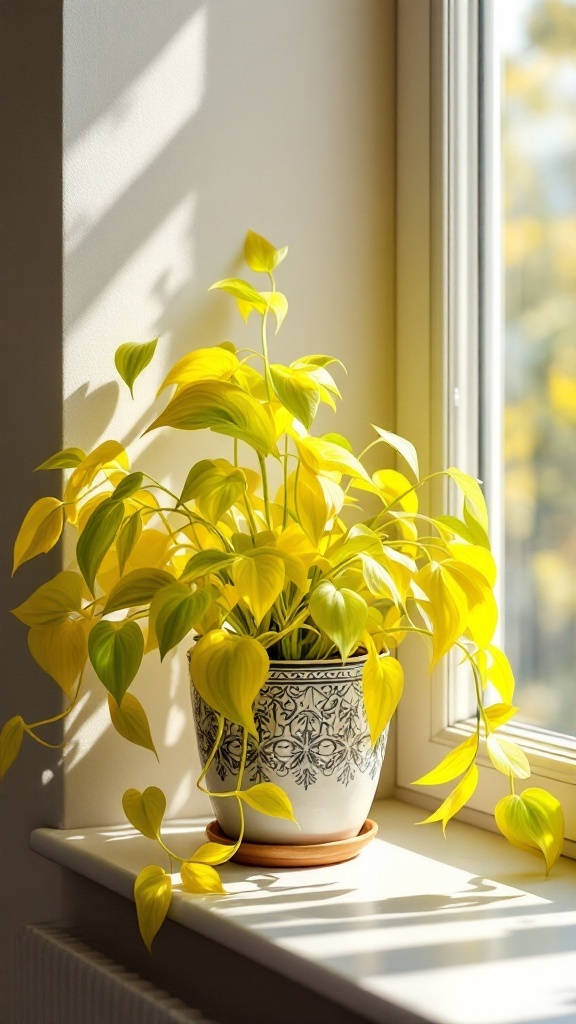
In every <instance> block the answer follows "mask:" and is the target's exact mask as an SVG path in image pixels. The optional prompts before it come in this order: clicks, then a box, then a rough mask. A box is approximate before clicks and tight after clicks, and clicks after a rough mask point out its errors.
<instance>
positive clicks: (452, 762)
mask: <svg viewBox="0 0 576 1024" xmlns="http://www.w3.org/2000/svg"><path fill="white" fill-rule="evenodd" d="M477 747H478V740H477V738H476V735H475V734H474V736H469V737H468V739H467V740H464V742H463V743H460V744H459V745H458V746H457V747H454V749H453V750H451V751H450V752H449V753H448V754H447V755H446V757H445V758H444V759H443V760H442V761H441V762H440V764H438V765H436V768H433V769H432V771H431V772H428V774H427V775H423V776H422V778H421V779H416V781H415V782H413V783H412V785H413V786H440V785H441V784H442V783H443V782H452V779H457V778H458V776H459V775H462V772H465V771H467V770H468V768H469V767H470V765H471V764H472V761H473V760H474V758H475V756H476V750H477Z"/></svg>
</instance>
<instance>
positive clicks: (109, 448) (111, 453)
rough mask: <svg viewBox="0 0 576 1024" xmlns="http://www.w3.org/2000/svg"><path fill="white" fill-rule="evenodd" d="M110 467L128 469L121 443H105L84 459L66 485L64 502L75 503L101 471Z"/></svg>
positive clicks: (126, 458) (126, 457)
mask: <svg viewBox="0 0 576 1024" xmlns="http://www.w3.org/2000/svg"><path fill="white" fill-rule="evenodd" d="M109 466H112V467H113V466H119V467H120V468H121V469H128V456H127V455H126V452H125V450H124V448H123V446H122V445H121V444H120V442H119V441H104V442H103V444H99V445H98V447H97V448H95V449H94V451H93V452H90V454H89V455H87V456H86V458H85V459H83V461H82V462H81V463H80V465H79V466H77V468H76V469H75V470H74V472H73V473H72V476H71V477H70V479H69V481H68V483H67V484H66V490H65V492H64V501H66V502H68V501H75V500H76V498H77V497H78V495H79V494H80V492H81V491H83V490H84V489H85V488H86V487H89V486H90V484H91V483H92V481H93V480H94V478H95V477H96V476H97V474H98V473H99V472H100V470H101V469H105V468H106V467H109Z"/></svg>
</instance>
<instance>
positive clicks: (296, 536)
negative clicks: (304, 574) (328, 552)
mask: <svg viewBox="0 0 576 1024" xmlns="http://www.w3.org/2000/svg"><path fill="white" fill-rule="evenodd" d="M275 546H276V548H277V549H278V551H283V552H286V554H288V555H292V556H293V557H294V558H298V559H299V560H300V561H301V562H302V564H303V565H304V568H305V569H306V571H308V569H309V568H310V566H311V565H313V564H314V562H315V561H316V559H317V558H318V551H317V549H316V548H315V547H314V545H313V544H311V543H310V540H309V539H308V537H307V535H306V534H305V533H304V530H303V529H302V527H301V526H299V524H298V523H290V524H289V525H288V526H287V527H286V529H285V530H282V532H281V533H279V534H278V536H277V538H276V542H275Z"/></svg>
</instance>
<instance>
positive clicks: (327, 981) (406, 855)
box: [31, 800, 576, 1024]
mask: <svg viewBox="0 0 576 1024" xmlns="http://www.w3.org/2000/svg"><path fill="white" fill-rule="evenodd" d="M372 817H373V818H374V819H375V820H376V821H377V822H378V825H379V830H380V831H379V835H378V837H377V838H376V839H375V840H374V841H373V842H372V843H371V844H370V846H369V847H367V848H366V849H365V850H364V851H363V852H362V854H361V855H360V857H359V858H357V859H356V860H353V861H349V862H348V863H344V864H337V865H333V866H330V867H325V868H304V869H303V868H300V869H298V870H292V869H282V870H268V869H257V868H249V867H243V866H241V865H234V864H231V865H226V866H225V867H223V868H222V877H223V881H224V885H225V888H226V889H227V890H228V892H229V893H230V894H231V895H230V896H229V897H228V898H222V897H207V896H191V895H189V894H186V893H183V892H181V891H176V892H175V894H174V898H173V901H172V906H171V909H170V917H171V918H172V919H173V920H174V921H177V922H178V923H179V924H181V925H184V926H187V927H189V928H192V929H193V930H194V931H195V932H197V933H200V934H202V935H205V936H206V937H208V938H210V939H212V940H214V941H216V942H219V943H221V944H222V945H224V946H226V947H229V948H231V949H233V950H236V951H237V952H239V953H242V954H243V955H244V956H248V957H250V958H251V959H252V960H253V961H255V962H256V963H260V964H262V965H265V966H266V967H268V968H270V969H272V970H273V971H276V972H277V973H278V974H281V975H284V976H286V977H288V978H291V979H293V980H296V981H298V982H299V983H300V984H302V985H304V986H306V987H308V988H309V989H311V990H312V991H315V992H317V993H320V994H321V995H325V996H327V997H329V998H330V999H331V1000H332V1001H334V1002H337V1003H340V1004H341V1005H342V1006H344V1007H346V1008H348V1009H351V1010H353V1011H354V1012H355V1013H357V1014H359V1015H363V1016H364V1017H366V1018H367V1019H368V1020H373V1021H382V1020H383V1019H384V1014H385V1012H386V1010H387V1009H388V1014H389V1015H390V1016H389V1017H388V1016H387V1017H386V1018H385V1019H390V1020H394V1019H395V1015H394V1013H393V1012H392V1013H391V1008H392V1007H395V1008H397V1009H399V1010H400V1011H402V1010H404V1011H406V1010H407V1011H409V1012H411V1013H413V1014H415V1020H418V1021H422V1022H441V1024H561V1022H563V1021H565V1022H566V1024H569V1021H570V1020H574V1017H575V1015H576V864H575V863H573V862H571V861H568V860H567V859H566V858H563V859H562V860H561V861H560V863H559V864H557V865H556V867H555V868H554V870H553V872H552V875H551V877H550V878H548V879H545V878H544V876H543V873H542V868H541V861H540V860H536V858H533V857H531V856H530V854H528V853H524V852H523V851H521V850H515V849H513V848H512V847H510V846H509V845H508V843H506V842H505V840H503V839H502V838H501V837H499V836H496V835H493V834H491V833H488V832H484V831H481V830H479V829H476V828H474V827H472V826H470V825H465V824H462V823H460V822H453V823H451V824H450V825H449V827H448V834H447V839H446V840H444V839H443V837H442V833H441V830H440V828H439V826H426V828H415V827H414V823H415V822H416V821H418V820H419V819H420V818H421V817H422V813H421V812H418V810H417V809H416V808H414V807H410V806H407V805H405V804H401V803H398V802H396V801H392V800H389V801H381V802H379V803H377V804H375V806H374V808H373V812H372ZM204 824H205V822H204V821H200V820H195V821H193V822H183V823H173V824H172V825H171V826H170V825H168V826H167V828H166V830H165V832H166V837H167V841H168V843H169V845H172V846H173V848H174V850H175V851H176V852H180V853H181V854H182V856H184V855H185V854H187V853H189V852H191V850H193V849H194V848H195V847H196V846H197V845H199V843H200V842H201V841H202V839H203V826H204ZM168 837H169V838H168ZM31 845H32V848H33V849H34V850H35V851H36V852H37V853H40V854H43V855H44V856H45V857H48V858H49V859H51V860H54V861H57V862H58V863H59V864H62V865H64V866H65V867H67V868H70V869H72V870H73V871H76V872H78V873H79V874H81V875H84V876H85V877H87V878H89V879H91V880H92V881H95V882H99V883H100V884H101V885H104V886H106V887H108V888H109V889H111V890H113V891H114V892H116V893H119V894H120V895H121V896H125V897H128V898H131V897H132V889H133V884H134V878H135V876H136V874H137V873H138V871H139V870H140V869H141V868H142V867H144V866H145V865H146V864H148V863H157V862H158V856H159V851H158V847H157V846H156V844H154V843H153V842H152V841H151V840H148V839H145V838H144V837H142V836H140V835H138V834H137V833H135V832H134V831H133V830H132V829H130V828H128V827H123V826H113V827H110V828H104V829H95V828H89V829H85V830H82V829H76V830H73V831H63V830H62V831H61V830H58V829H37V830H36V831H35V832H33V833H32V837H31ZM398 1016H399V1017H402V1016H403V1015H402V1012H400V1014H399V1015H398ZM404 1019H405V1018H404Z"/></svg>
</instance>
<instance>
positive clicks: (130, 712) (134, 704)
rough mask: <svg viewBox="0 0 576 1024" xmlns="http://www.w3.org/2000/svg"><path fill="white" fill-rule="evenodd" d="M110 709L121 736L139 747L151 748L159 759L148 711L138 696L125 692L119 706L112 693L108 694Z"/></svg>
mask: <svg viewBox="0 0 576 1024" xmlns="http://www.w3.org/2000/svg"><path fill="white" fill-rule="evenodd" d="M108 710H109V712H110V719H111V721H112V725H113V726H114V728H115V729H116V732H117V733H119V734H120V736H122V737H123V738H124V739H125V740H129V741H130V743H135V744H136V746H138V747H144V748H145V749H146V750H151V751H152V753H153V754H156V758H157V759H158V754H157V752H156V747H155V746H154V742H153V740H152V734H151V732H150V725H149V723H148V718H147V717H146V712H145V711H144V708H143V707H142V705H141V703H140V701H139V700H137V699H136V697H134V696H133V695H132V694H131V693H125V694H124V696H123V698H122V702H121V704H120V706H118V704H117V703H116V701H115V700H114V698H113V697H112V695H111V694H108Z"/></svg>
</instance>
